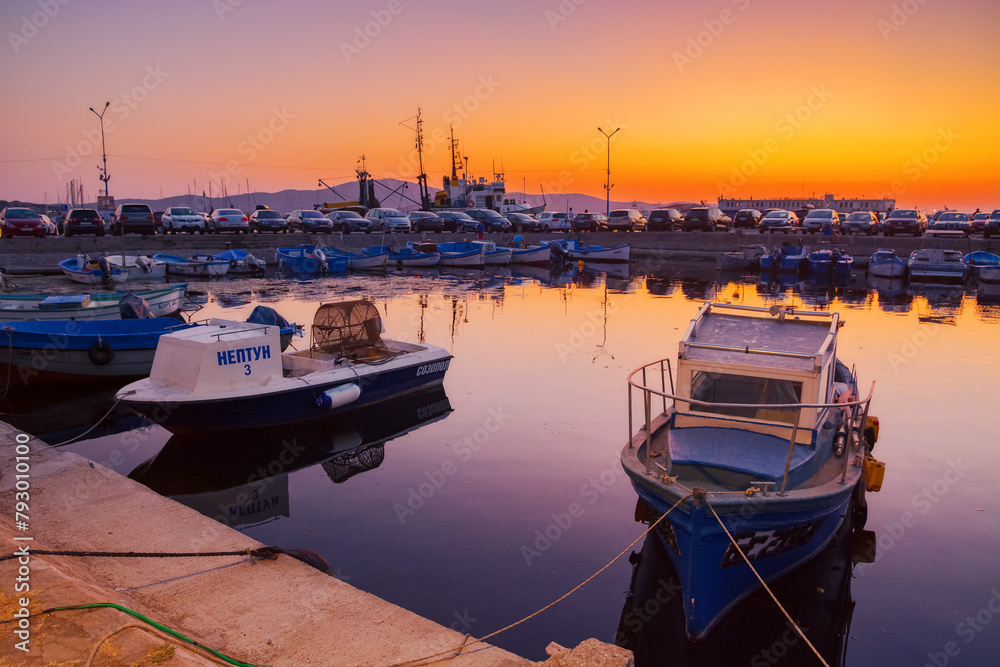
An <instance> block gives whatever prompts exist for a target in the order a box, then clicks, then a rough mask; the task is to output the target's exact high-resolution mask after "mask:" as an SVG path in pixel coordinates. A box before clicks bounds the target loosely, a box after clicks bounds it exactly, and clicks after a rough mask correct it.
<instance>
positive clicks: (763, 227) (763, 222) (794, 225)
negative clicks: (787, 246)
mask: <svg viewBox="0 0 1000 667" xmlns="http://www.w3.org/2000/svg"><path fill="white" fill-rule="evenodd" d="M757 229H759V230H760V233H761V234H763V233H764V232H769V231H782V232H786V233H795V232H797V231H799V216H797V215H795V214H794V213H793V212H791V211H785V210H782V209H777V210H774V211H769V212H768V213H765V214H764V217H763V218H761V219H760V225H759V226H758V227H757Z"/></svg>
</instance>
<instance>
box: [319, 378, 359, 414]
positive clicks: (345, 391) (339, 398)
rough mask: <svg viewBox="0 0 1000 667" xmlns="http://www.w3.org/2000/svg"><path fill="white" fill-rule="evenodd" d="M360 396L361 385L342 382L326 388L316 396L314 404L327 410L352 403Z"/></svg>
mask: <svg viewBox="0 0 1000 667" xmlns="http://www.w3.org/2000/svg"><path fill="white" fill-rule="evenodd" d="M359 396H361V387H359V386H358V385H356V384H342V385H338V386H336V387H332V388H331V389H327V390H326V391H324V392H323V393H322V394H320V395H319V396H317V397H316V405H318V406H319V407H321V408H326V409H327V410H333V409H334V408H339V407H341V406H343V405H347V404H348V403H353V402H354V401H356V400H358V397H359Z"/></svg>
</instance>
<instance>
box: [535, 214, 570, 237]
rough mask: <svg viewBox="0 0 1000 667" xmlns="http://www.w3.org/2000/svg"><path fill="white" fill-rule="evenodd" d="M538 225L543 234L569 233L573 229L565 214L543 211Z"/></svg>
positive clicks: (539, 216) (539, 215)
mask: <svg viewBox="0 0 1000 667" xmlns="http://www.w3.org/2000/svg"><path fill="white" fill-rule="evenodd" d="M538 224H539V225H540V226H541V228H542V231H543V232H568V231H569V230H570V229H571V227H570V223H569V218H568V217H567V216H566V214H565V213H560V212H558V211H542V212H541V213H539V214H538Z"/></svg>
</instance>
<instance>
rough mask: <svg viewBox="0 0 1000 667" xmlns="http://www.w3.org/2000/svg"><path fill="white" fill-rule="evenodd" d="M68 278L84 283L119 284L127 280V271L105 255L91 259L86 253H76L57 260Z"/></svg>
mask: <svg viewBox="0 0 1000 667" xmlns="http://www.w3.org/2000/svg"><path fill="white" fill-rule="evenodd" d="M59 268H60V269H62V272H63V274H65V275H66V276H67V277H68V278H69V279H70V280H72V281H73V282H77V283H83V284H84V285H108V286H111V285H119V284H121V283H123V282H125V281H126V280H128V271H123V270H122V269H121V268H119V267H117V266H115V265H114V264H112V263H111V262H110V261H108V258H107V257H98V258H95V259H91V258H90V257H89V256H87V255H77V256H76V257H70V258H68V259H64V260H63V261H61V262H59Z"/></svg>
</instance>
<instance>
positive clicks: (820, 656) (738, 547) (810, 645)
mask: <svg viewBox="0 0 1000 667" xmlns="http://www.w3.org/2000/svg"><path fill="white" fill-rule="evenodd" d="M705 504H706V505H708V509H710V510H712V514H713V515H714V516H715V519H716V521H718V522H719V525H720V526H721V527H722V530H723V531H724V532H725V533H726V536H727V537H728V538H729V541H730V542H732V543H733V547H734V548H735V549H736V551H738V552H739V554H740V556H742V557H743V560H744V561H745V562H746V564H747V567H749V568H750V571H751V572H753V576H755V577H757V581H759V582H760V585H761V586H763V587H764V590H765V591H767V594H768V595H770V596H771V599H772V600H774V604H776V605H778V609H780V610H781V613H782V614H784V615H785V618H787V619H788V622H789V624H791V626H792V628H794V629H795V632H797V633H799V636H800V637H802V641H804V642H805V643H806V646H808V647H809V648H810V649H812V652H813V653H815V654H816V658H817V659H818V660H819V661H820V662H821V663H823V667H830V665H829V663H827V661H826V660H824V659H823V656H822V655H820V653H819V651H817V650H816V647H815V646H813V645H812V642H811V641H809V638H808V637H806V633H804V632H803V631H802V629H801V628H800V627H799V626H798V625H797V624H796V623H795V621H793V620H792V617H791V616H789V614H788V612H787V611H785V608H784V607H783V606H781V603H780V602H778V598H777V597H775V595H774V593H772V592H771V589H770V588H768V586H767V584H765V583H764V580H763V579H762V578H761V576H760V575H759V574H757V570H755V569H754V567H753V565H751V564H750V559H749V558H747V555H746V554H745V553H743V549H740V545H739V544H737V543H736V540H735V539H734V538H733V536H732V534H731V533H730V532H729V529H727V528H726V524H724V523H722V519H721V518H719V515H718V514H716V512H715V508H714V507H712V504H711V503H710V502H708V501H707V500H706V501H705Z"/></svg>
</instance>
